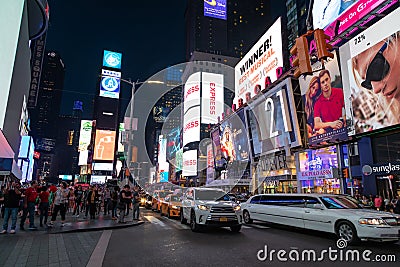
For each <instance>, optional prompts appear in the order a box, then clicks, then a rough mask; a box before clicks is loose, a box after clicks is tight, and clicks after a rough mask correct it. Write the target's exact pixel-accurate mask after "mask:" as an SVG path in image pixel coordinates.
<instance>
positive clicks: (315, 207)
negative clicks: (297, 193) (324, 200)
mask: <svg viewBox="0 0 400 267" xmlns="http://www.w3.org/2000/svg"><path fill="white" fill-rule="evenodd" d="M313 208H314V209H317V210H323V209H324V206H323V205H322V204H314V207H313Z"/></svg>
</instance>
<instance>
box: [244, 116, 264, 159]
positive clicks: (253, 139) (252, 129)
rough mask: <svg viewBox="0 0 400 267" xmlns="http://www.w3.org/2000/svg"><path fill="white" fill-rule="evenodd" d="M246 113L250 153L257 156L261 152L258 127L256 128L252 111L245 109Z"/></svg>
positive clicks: (255, 120) (256, 124)
mask: <svg viewBox="0 0 400 267" xmlns="http://www.w3.org/2000/svg"><path fill="white" fill-rule="evenodd" d="M246 114H247V123H248V125H249V127H248V129H249V130H248V131H249V139H250V147H251V153H252V155H253V157H256V156H259V155H260V154H261V145H262V143H261V142H260V139H259V136H260V129H259V128H258V123H257V118H256V116H255V115H254V113H253V112H251V111H250V110H246Z"/></svg>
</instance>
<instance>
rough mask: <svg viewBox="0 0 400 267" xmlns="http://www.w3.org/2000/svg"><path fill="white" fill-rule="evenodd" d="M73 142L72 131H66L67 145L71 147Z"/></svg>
mask: <svg viewBox="0 0 400 267" xmlns="http://www.w3.org/2000/svg"><path fill="white" fill-rule="evenodd" d="M73 140H74V131H73V130H72V131H68V140H67V145H69V146H72V141H73Z"/></svg>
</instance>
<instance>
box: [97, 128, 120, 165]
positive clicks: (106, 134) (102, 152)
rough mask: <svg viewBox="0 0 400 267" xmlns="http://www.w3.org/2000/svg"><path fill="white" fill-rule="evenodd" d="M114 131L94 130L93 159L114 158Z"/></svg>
mask: <svg viewBox="0 0 400 267" xmlns="http://www.w3.org/2000/svg"><path fill="white" fill-rule="evenodd" d="M114 151H115V131H108V130H96V141H95V147H94V155H93V159H94V160H114Z"/></svg>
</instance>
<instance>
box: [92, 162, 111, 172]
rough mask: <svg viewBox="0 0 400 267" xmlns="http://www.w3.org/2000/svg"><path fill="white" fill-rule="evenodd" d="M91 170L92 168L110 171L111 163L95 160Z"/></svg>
mask: <svg viewBox="0 0 400 267" xmlns="http://www.w3.org/2000/svg"><path fill="white" fill-rule="evenodd" d="M92 170H94V171H112V170H113V164H112V163H100V162H95V163H93V165H92Z"/></svg>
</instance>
